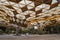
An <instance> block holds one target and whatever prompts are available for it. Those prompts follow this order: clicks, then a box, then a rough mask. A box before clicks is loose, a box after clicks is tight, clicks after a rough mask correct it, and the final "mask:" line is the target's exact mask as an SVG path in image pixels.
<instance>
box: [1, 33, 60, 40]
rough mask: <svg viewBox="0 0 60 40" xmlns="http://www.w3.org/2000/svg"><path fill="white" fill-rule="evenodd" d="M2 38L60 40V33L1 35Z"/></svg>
mask: <svg viewBox="0 0 60 40" xmlns="http://www.w3.org/2000/svg"><path fill="white" fill-rule="evenodd" d="M0 40H60V34H47V35H21V36H15V35H0Z"/></svg>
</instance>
